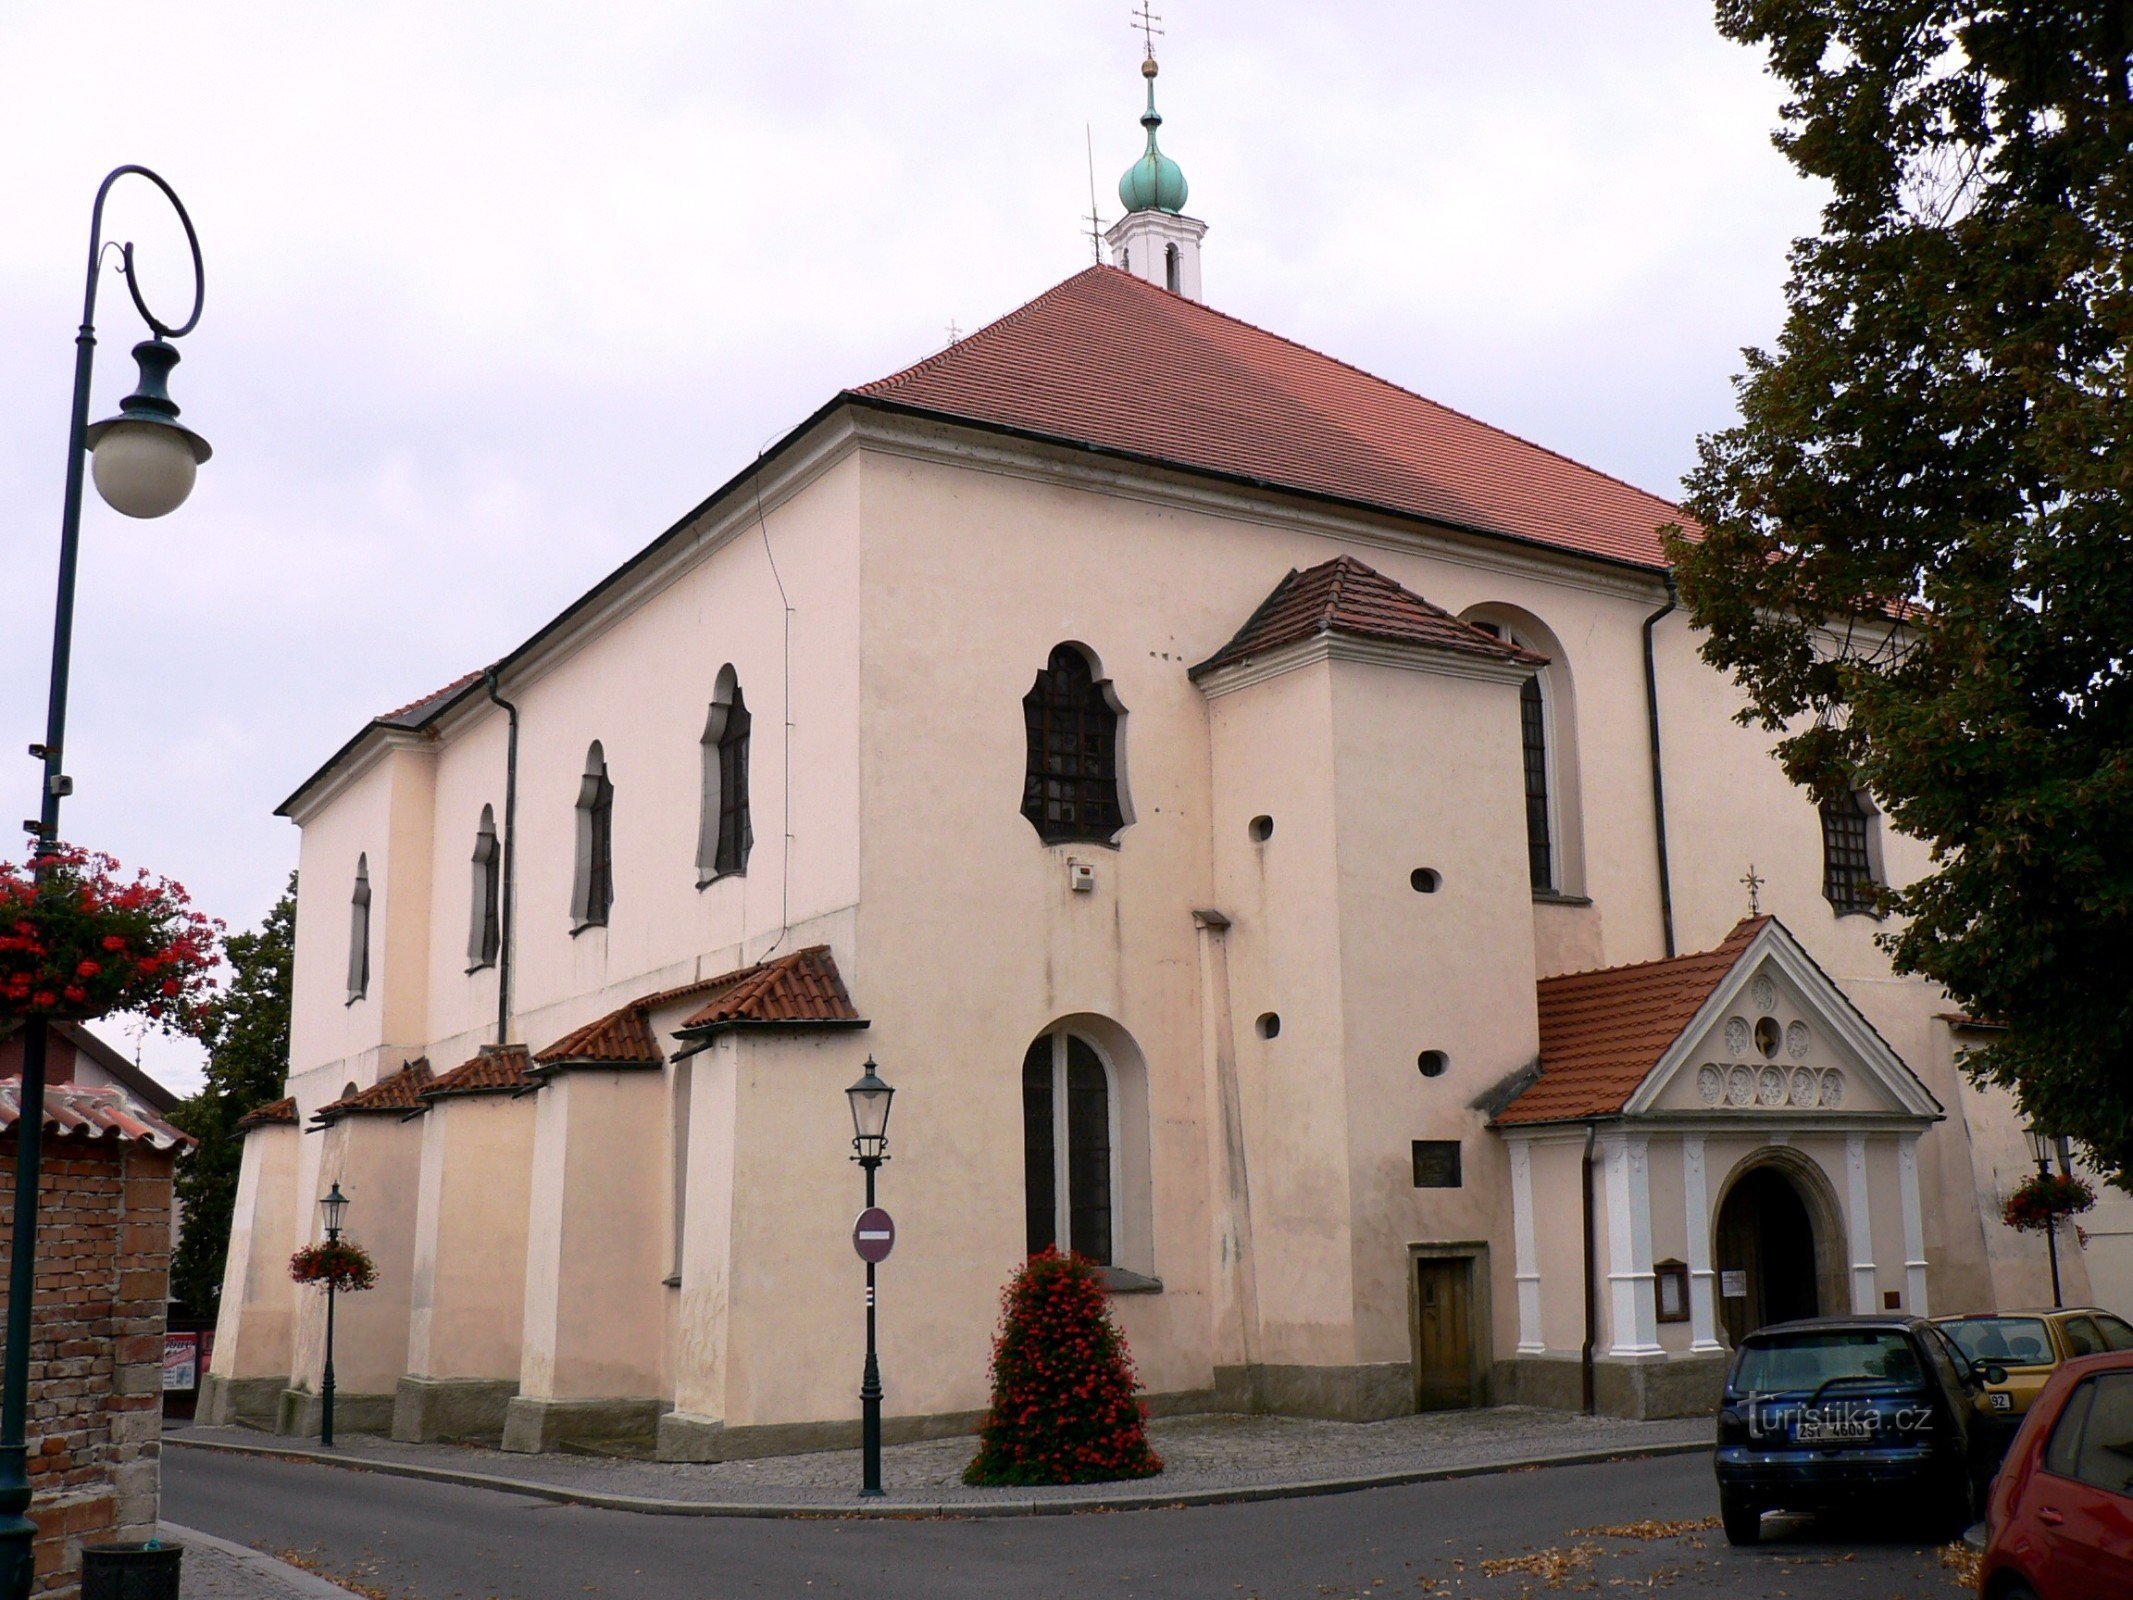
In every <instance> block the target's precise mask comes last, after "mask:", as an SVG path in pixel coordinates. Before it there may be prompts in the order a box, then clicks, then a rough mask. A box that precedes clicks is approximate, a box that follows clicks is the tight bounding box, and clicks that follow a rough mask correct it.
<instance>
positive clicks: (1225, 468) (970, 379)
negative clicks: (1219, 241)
mask: <svg viewBox="0 0 2133 1600" xmlns="http://www.w3.org/2000/svg"><path fill="white" fill-rule="evenodd" d="M852 393H853V394H855V395H857V396H858V397H860V398H862V399H869V400H876V401H883V402H888V403H892V404H895V405H900V406H908V407H911V408H913V409H916V410H920V411H927V412H933V413H937V414H940V415H943V416H950V417H956V418H961V419H965V420H968V421H972V422H977V423H981V424H987V425H990V426H993V427H999V428H1008V429H1013V430H1016V431H1018V432H1026V433H1034V434H1041V435H1045V436H1048V437H1051V438H1056V439H1061V440H1066V441H1070V442H1073V443H1078V444H1086V445H1094V446H1097V447H1099V448H1103V449H1108V450H1115V451H1121V452H1125V453H1127V454H1130V455H1134V456H1138V457H1141V458H1143V459H1152V460H1157V461H1162V462H1166V463H1170V464H1174V465H1177V466H1182V467H1187V468H1194V469H1199V470H1202V471H1208V472H1215V473H1220V474H1222V475H1224V476H1227V477H1233V478H1243V479H1247V480H1250V481H1252V482H1255V483H1265V484H1271V485H1274V486H1276V487H1279V488H1286V489H1295V490H1301V491H1303V492H1305V493H1307V494H1318V495H1326V496H1331V497H1333V498H1335V499H1339V500H1343V501H1347V502H1350V503H1356V504H1362V505H1368V506H1373V507H1378V508H1382V509H1384V510H1388V511H1392V512H1396V513H1399V514H1401V515H1405V516H1413V517H1422V518H1425V519H1428V520H1430V521H1433V522H1440V523H1446V524H1450V525H1452V526H1455V527H1460V528H1467V529H1473V530H1477V531H1480V532H1484V533H1492V534H1498V535H1504V536H1508V537H1511V538H1514V539H1524V540H1530V541H1532V542H1534V543H1537V544H1543V545H1550V546H1553V547H1554V548H1556V549H1560V550H1568V551H1574V552H1577V553H1578V554H1581V555H1588V556H1597V557H1599V558H1601V559H1603V560H1607V561H1615V562H1624V563H1627V564H1630V565H1633V566H1639V567H1647V568H1652V569H1659V568H1663V567H1665V566H1666V564H1667V563H1666V554H1665V551H1664V550H1663V549H1662V548H1661V545H1660V542H1659V533H1658V530H1659V528H1660V527H1662V526H1663V525H1665V524H1668V523H1678V524H1680V525H1681V526H1682V527H1684V528H1685V529H1687V530H1688V531H1690V532H1692V533H1693V532H1694V531H1695V528H1694V525H1693V524H1692V523H1691V522H1690V521H1689V519H1688V518H1687V516H1686V514H1685V513H1683V512H1682V511H1681V510H1679V509H1678V508H1677V507H1675V506H1673V505H1671V504H1669V503H1668V502H1667V501H1665V500H1662V499H1660V498H1659V497H1658V496H1657V495H1653V494H1647V493H1646V492H1645V491H1643V490H1642V489H1636V488H1632V487H1631V486H1630V485H1629V484H1626V483H1624V482H1622V481H1621V480H1620V479H1617V478H1611V477H1609V476H1607V474H1605V473H1603V472H1596V471H1594V470H1593V469H1592V468H1590V467H1584V466H1580V465H1578V464H1577V463H1576V462H1574V461H1571V460H1569V459H1568V458H1566V457H1564V456H1560V455H1557V454H1556V453H1555V452H1553V451H1551V450H1545V449H1543V448H1541V447H1540V446H1539V445H1535V444H1531V443H1528V442H1527V441H1526V440H1524V439H1520V438H1517V437H1516V436H1514V435H1512V434H1508V433H1505V432H1503V431H1502V430H1501V429H1497V428H1492V427H1489V426H1488V425H1487V424H1485V423H1481V422H1477V421H1475V420H1474V419H1473V418H1472V417H1469V416H1465V415H1462V414H1461V413H1459V412H1457V411H1453V410H1450V409H1449V408H1447V407H1445V406H1441V405H1438V404H1437V403H1436V402H1435V401H1433V400H1425V399H1423V398H1422V397H1421V396H1420V395H1417V394H1413V393H1410V392H1409V391H1407V390H1405V389H1402V388H1399V387H1397V386H1395V385H1393V384H1390V383H1387V382H1386V381H1385V380H1383V379H1382V378H1374V377H1372V376H1371V375H1370V374H1368V373H1367V372H1363V371H1360V370H1359V369H1357V368H1355V367H1352V366H1349V365H1347V364H1346V363H1345V362H1341V361H1336V360H1334V359H1332V358H1331V357H1329V356H1324V355H1321V354H1319V353H1318V352H1317V351H1315V350H1310V349H1307V348H1305V347H1304V346H1302V345H1300V344H1295V343H1292V342H1291V341H1289V340H1287V339H1283V338H1281V337H1279V336H1277V335H1275V334H1271V333H1268V332H1266V331H1265V330H1264V329H1261V328H1256V327H1254V326H1252V325H1251V324H1250V323H1248V322H1240V321H1239V320H1237V319H1236V318H1234V317H1229V316H1225V315H1224V314H1223V313H1221V312H1219V311H1214V310H1210V309H1209V308H1208V307H1206V306H1203V305H1200V304H1198V303H1196V302H1194V301H1191V300H1187V299H1185V298H1184V297H1183V296H1182V295H1175V294H1170V293H1168V292H1166V291H1164V290H1162V289H1158V288H1156V287H1155V286H1154V285H1153V284H1150V283H1144V282H1143V281H1141V280H1140V279H1138V278H1136V277H1133V276H1132V275H1131V274H1129V273H1125V272H1121V271H1119V270H1117V269H1116V268H1113V267H1089V268H1086V269H1084V270H1083V271H1081V272H1079V273H1077V274H1076V275H1075V276H1073V277H1071V278H1069V279H1067V280H1066V282H1064V283H1062V284H1060V285H1058V286H1057V287H1056V288H1054V289H1052V290H1050V291H1049V292H1047V293H1045V294H1043V295H1040V296H1038V297H1037V298H1036V299H1035V300H1032V301H1031V302H1030V303H1029V304H1028V305H1025V306H1023V307H1022V308H1021V309H1020V310H1019V311H1014V312H1011V313H1009V314H1008V315H1007V316H1005V317H1002V318H1001V319H1000V320H999V321H997V322H994V323H991V324H989V325H988V326H986V327H983V328H980V329H979V330H978V331H977V332H976V333H973V334H971V335H970V336H969V337H968V338H965V339H962V340H959V341H958V342H956V343H955V344H952V345H950V346H949V347H948V348H947V349H945V350H943V351H941V352H940V353H939V354H937V355H934V356H931V357H928V358H927V359H926V360H924V361H921V362H920V363H918V365H916V366H914V367H909V368H906V369H905V370H904V371H902V372H899V373H896V374H895V375H894V376H892V377H888V378H883V379H881V380H880V381H879V382H876V383H869V384H866V385H863V386H862V387H860V388H858V389H856V390H853V391H852Z"/></svg>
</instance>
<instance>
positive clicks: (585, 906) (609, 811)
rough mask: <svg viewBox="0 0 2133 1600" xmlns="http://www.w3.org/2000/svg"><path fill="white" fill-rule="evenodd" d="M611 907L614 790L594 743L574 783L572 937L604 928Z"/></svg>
mask: <svg viewBox="0 0 2133 1600" xmlns="http://www.w3.org/2000/svg"><path fill="white" fill-rule="evenodd" d="M614 903H615V786H614V785H613V784H612V783H610V782H608V780H607V755H606V752H604V751H603V750H602V749H601V748H600V741H599V740H597V739H595V740H594V741H593V742H592V747H591V748H590V749H588V750H587V751H586V752H585V776H584V777H583V778H581V779H580V780H579V781H578V860H577V873H576V875H575V877H574V879H573V881H572V884H571V894H570V922H571V931H572V932H573V933H575V932H577V931H579V930H580V929H583V928H604V927H606V926H607V914H608V912H609V911H610V910H611V909H612V908H613V906H614Z"/></svg>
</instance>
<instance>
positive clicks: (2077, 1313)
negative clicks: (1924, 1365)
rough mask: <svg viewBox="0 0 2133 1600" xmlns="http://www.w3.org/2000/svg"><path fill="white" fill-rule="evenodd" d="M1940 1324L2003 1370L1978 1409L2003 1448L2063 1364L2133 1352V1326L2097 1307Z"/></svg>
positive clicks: (1960, 1345)
mask: <svg viewBox="0 0 2133 1600" xmlns="http://www.w3.org/2000/svg"><path fill="white" fill-rule="evenodd" d="M1934 1325H1935V1326H1936V1327H1938V1328H1939V1329H1940V1330H1941V1331H1942V1332H1943V1333H1945V1334H1947V1335H1948V1337H1949V1338H1951V1339H1953V1340H1954V1341H1955V1345H1956V1348H1957V1349H1959V1350H1961V1351H1962V1353H1963V1354H1964V1355H1965V1356H1967V1357H1968V1358H1969V1359H1970V1360H1971V1361H1972V1362H1973V1363H1975V1364H1976V1365H1977V1366H1978V1367H1979V1368H1981V1369H1983V1368H1991V1369H1993V1370H1994V1371H1995V1372H1996V1373H1997V1374H1998V1377H1997V1380H1996V1381H1994V1380H1991V1379H1988V1381H1987V1383H1986V1384H1985V1387H1984V1389H1983V1390H1982V1391H1981V1392H1980V1393H1979V1394H1978V1397H1977V1408H1978V1410H1979V1411H1981V1412H1983V1413H1984V1414H1985V1416H1986V1417H1987V1418H1988V1419H1989V1420H1990V1423H1991V1426H1992V1431H1993V1436H1994V1439H1995V1442H1996V1444H1997V1445H1998V1447H1999V1448H2000V1449H2001V1450H2003V1451H2004V1450H2005V1449H2006V1448H2007V1444H2008V1442H2009V1441H2010V1440H2012V1439H2013V1438H2014V1434H2015V1429H2017V1428H2019V1427H2020V1426H2021V1425H2022V1417H2023V1414H2024V1413H2025V1412H2027V1411H2028V1410H2029V1407H2030V1403H2031V1402H2032V1401H2034V1400H2035V1399H2036V1398H2037V1396H2038V1395H2039V1394H2040V1393H2042V1392H2043V1389H2044V1385H2045V1383H2046V1382H2047V1381H2048V1380H2049V1379H2050V1378H2051V1375H2052V1374H2053V1373H2054V1372H2056V1371H2058V1369H2059V1365H2060V1363H2061V1362H2065V1361H2071V1360H2073V1359H2074V1358H2075V1357H2077V1356H2091V1355H2097V1354H2100V1353H2101V1352H2103V1351H2105V1350H2133V1326H2128V1325H2127V1324H2126V1322H2125V1321H2124V1319H2123V1318H2120V1317H2114V1316H2113V1315H2111V1313H2110V1312H2108V1311H2100V1310H2098V1309H2097V1308H2096V1307H2094V1306H2068V1307H2066V1308H2065V1309H2063V1310H2060V1309H2054V1310H2049V1311H2042V1310H2040V1311H1981V1312H1976V1313H1973V1314H1971V1315H1969V1316H1961V1317H1936V1318H1934Z"/></svg>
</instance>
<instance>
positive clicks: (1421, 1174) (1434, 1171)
mask: <svg viewBox="0 0 2133 1600" xmlns="http://www.w3.org/2000/svg"><path fill="white" fill-rule="evenodd" d="M1415 1187H1416V1188H1417V1189H1456V1188H1458V1187H1459V1141H1458V1140H1457V1139H1417V1140H1416V1141H1415Z"/></svg>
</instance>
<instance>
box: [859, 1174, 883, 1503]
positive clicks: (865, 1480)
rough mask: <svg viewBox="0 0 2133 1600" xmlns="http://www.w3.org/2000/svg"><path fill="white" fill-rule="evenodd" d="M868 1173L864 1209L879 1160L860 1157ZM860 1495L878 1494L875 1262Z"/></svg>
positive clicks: (870, 1272) (863, 1387)
mask: <svg viewBox="0 0 2133 1600" xmlns="http://www.w3.org/2000/svg"><path fill="white" fill-rule="evenodd" d="M859 1164H860V1166H861V1167H862V1168H864V1169H865V1171H866V1175H867V1209H868V1210H872V1209H873V1206H874V1169H875V1168H876V1167H878V1166H879V1165H880V1164H881V1163H880V1162H878V1161H870V1160H862V1161H861V1162H860V1163H859ZM859 1455H860V1484H859V1497H860V1498H861V1499H862V1500H877V1499H879V1498H881V1493H882V1489H881V1362H880V1360H879V1358H878V1357H877V1356H876V1355H875V1352H874V1263H873V1262H871V1261H869V1262H868V1263H867V1365H866V1372H865V1373H864V1375H863V1376H862V1377H861V1378H860V1381H859Z"/></svg>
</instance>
